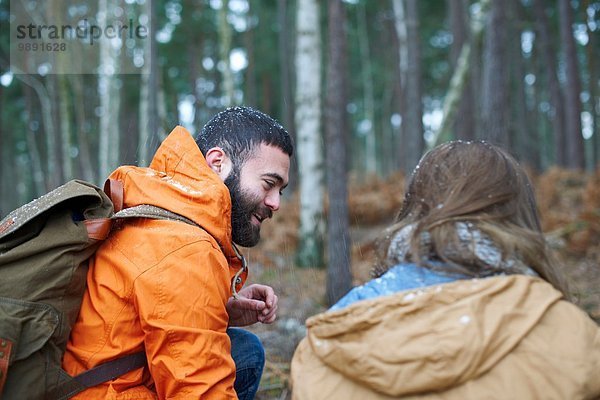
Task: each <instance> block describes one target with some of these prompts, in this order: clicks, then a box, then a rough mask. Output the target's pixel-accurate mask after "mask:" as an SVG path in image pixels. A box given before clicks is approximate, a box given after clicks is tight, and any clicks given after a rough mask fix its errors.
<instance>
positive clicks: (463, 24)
mask: <svg viewBox="0 0 600 400" xmlns="http://www.w3.org/2000/svg"><path fill="white" fill-rule="evenodd" d="M448 5H449V7H448V10H449V14H450V27H451V28H450V29H451V31H452V47H451V48H450V61H451V64H452V66H453V68H454V69H455V70H456V68H457V66H458V60H459V56H460V54H461V51H462V48H463V45H465V44H466V43H468V42H469V10H468V7H469V4H468V1H466V0H449V1H448ZM471 82H472V79H466V81H465V83H464V88H463V90H462V96H460V100H459V103H458V109H457V111H456V113H457V117H456V118H455V119H454V137H455V138H456V139H462V140H473V139H475V120H474V118H473V116H474V115H475V112H474V106H473V90H472V83H471Z"/></svg>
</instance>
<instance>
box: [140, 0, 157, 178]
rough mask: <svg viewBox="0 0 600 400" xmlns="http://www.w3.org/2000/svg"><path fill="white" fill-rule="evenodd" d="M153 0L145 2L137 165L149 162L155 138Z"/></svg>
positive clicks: (143, 165) (155, 102)
mask: <svg viewBox="0 0 600 400" xmlns="http://www.w3.org/2000/svg"><path fill="white" fill-rule="evenodd" d="M154 1H155V0H147V1H146V2H145V5H146V6H145V13H146V14H147V15H148V20H149V21H150V29H149V32H148V37H147V38H146V42H145V45H146V46H145V48H144V65H143V66H142V76H141V77H140V121H139V140H138V149H137V150H138V165H139V166H140V167H145V166H148V165H149V164H150V161H151V157H152V153H153V150H154V147H155V145H157V143H155V142H157V140H156V130H157V125H158V124H157V121H158V118H157V97H158V93H157V92H158V76H157V75H158V57H157V51H156V50H157V49H156V37H155V35H156V15H155V12H154V11H155V7H154Z"/></svg>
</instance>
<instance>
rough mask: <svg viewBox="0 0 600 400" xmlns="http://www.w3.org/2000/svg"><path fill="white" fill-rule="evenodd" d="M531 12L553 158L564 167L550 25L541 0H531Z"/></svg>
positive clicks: (562, 117)
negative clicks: (548, 108)
mask: <svg viewBox="0 0 600 400" xmlns="http://www.w3.org/2000/svg"><path fill="white" fill-rule="evenodd" d="M533 10H534V12H535V27H536V31H537V34H538V43H539V49H540V53H541V57H542V58H543V60H544V63H545V65H546V68H545V71H546V73H545V75H546V80H547V83H548V89H549V92H550V106H551V108H552V109H551V112H550V115H551V120H552V128H553V132H554V135H553V140H552V142H553V147H554V157H555V162H556V164H558V165H560V166H563V167H564V166H566V165H567V154H566V148H567V145H566V135H565V133H566V132H565V112H564V109H565V108H564V104H563V96H562V93H561V91H560V83H559V81H558V74H557V71H556V61H557V60H556V51H555V49H553V46H552V39H551V37H550V28H549V26H550V24H549V22H548V17H547V16H546V11H545V9H544V2H543V1H542V0H533Z"/></svg>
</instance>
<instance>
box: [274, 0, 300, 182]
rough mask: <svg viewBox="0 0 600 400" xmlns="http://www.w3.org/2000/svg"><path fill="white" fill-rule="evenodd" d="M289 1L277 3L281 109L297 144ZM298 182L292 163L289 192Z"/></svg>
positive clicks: (287, 127)
mask: <svg viewBox="0 0 600 400" xmlns="http://www.w3.org/2000/svg"><path fill="white" fill-rule="evenodd" d="M287 5H288V0H278V2H277V20H278V22H279V29H280V32H279V41H278V46H279V65H280V73H281V107H282V108H283V109H282V115H283V118H282V119H283V126H284V127H285V129H287V131H288V132H289V134H290V136H291V137H292V139H293V140H294V142H296V132H295V129H294V99H293V97H292V96H293V95H292V83H291V76H292V66H291V63H290V45H289V43H290V29H289V26H290V24H288V7H287ZM297 182H298V166H297V164H296V163H292V165H291V168H290V181H289V183H288V192H289V193H292V192H294V190H295V189H296V186H297Z"/></svg>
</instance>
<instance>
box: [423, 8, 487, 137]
mask: <svg viewBox="0 0 600 400" xmlns="http://www.w3.org/2000/svg"><path fill="white" fill-rule="evenodd" d="M490 1H491V0H481V1H480V2H479V12H478V13H477V15H475V16H474V17H473V20H472V21H471V28H470V31H471V32H470V36H471V38H470V40H469V41H468V42H465V43H463V45H462V48H461V50H460V55H459V56H458V59H457V60H456V67H455V68H454V73H453V74H452V79H450V87H449V88H448V92H447V94H446V97H445V98H444V105H443V107H442V110H443V119H442V123H441V124H440V127H439V129H438V130H437V132H435V133H434V137H433V141H432V142H433V146H436V145H437V144H439V143H441V142H445V141H448V140H450V138H451V132H450V127H451V125H452V123H453V121H454V120H456V119H459V118H467V119H469V118H470V119H471V123H472V124H473V129H474V131H473V136H474V137H473V138H472V139H474V138H475V136H476V135H475V131H476V129H475V127H476V125H477V121H475V120H474V119H473V117H472V115H475V111H474V109H475V108H476V105H475V103H474V102H472V103H471V107H472V115H471V116H463V115H458V111H459V109H458V106H459V102H460V99H461V98H464V97H471V98H472V97H473V88H472V87H470V85H468V82H479V77H478V74H475V73H473V72H475V71H477V70H478V68H477V66H476V63H475V62H474V60H476V59H477V57H475V53H476V52H478V48H479V47H480V42H481V38H482V35H483V27H484V25H485V22H484V21H485V19H486V17H487V16H488V12H489V11H488V10H489V8H490ZM467 91H468V92H467ZM463 111H464V110H463ZM465 112H466V111H465ZM459 138H460V136H459ZM463 139H467V138H463Z"/></svg>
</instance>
